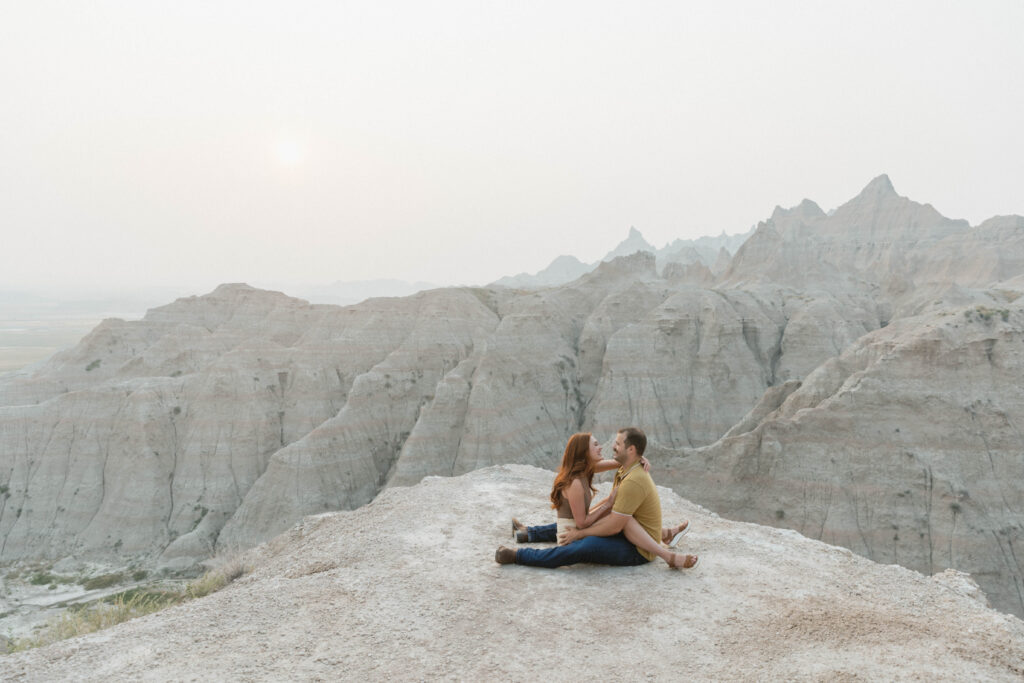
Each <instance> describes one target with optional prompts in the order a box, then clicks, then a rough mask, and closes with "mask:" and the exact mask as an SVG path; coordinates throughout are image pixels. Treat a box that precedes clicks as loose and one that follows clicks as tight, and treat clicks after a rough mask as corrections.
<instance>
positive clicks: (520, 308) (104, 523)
mask: <svg viewBox="0 0 1024 683" xmlns="http://www.w3.org/2000/svg"><path fill="white" fill-rule="evenodd" d="M720 256H721V259H719V261H718V262H716V263H715V264H714V267H713V268H711V267H708V266H707V265H705V264H703V263H697V262H691V263H681V262H680V263H667V264H666V265H664V266H662V267H660V268H659V262H658V257H657V256H656V255H655V254H653V253H650V252H638V253H635V254H632V255H628V256H623V257H620V258H617V259H615V260H612V261H610V262H607V263H602V264H600V265H599V266H597V268H595V269H594V270H593V271H592V272H589V273H587V274H585V275H583V276H582V277H580V278H579V279H577V280H575V281H573V282H570V283H568V284H563V285H559V286H555V287H550V288H547V289H541V290H528V291H527V290H517V289H510V288H505V287H488V288H448V289H438V290H431V291H427V292H421V293H419V294H417V295H414V296H411V297H405V298H385V299H371V300H368V301H365V302H363V303H361V304H358V305H355V306H348V307H344V308H342V307H336V306H324V305H310V304H308V303H306V302H305V301H302V300H300V299H295V298H291V297H288V296H286V295H284V294H281V293H276V292H268V291H261V290H256V289H253V288H250V287H248V286H245V285H224V286H221V287H219V288H218V289H217V290H216V291H214V292H212V293H210V294H207V295H204V296H199V297H190V298H186V299H179V300H178V301H176V302H174V303H172V304H169V305H167V306H164V307H161V308H156V309H153V310H151V311H150V312H149V313H148V314H147V315H146V316H145V318H144V319H142V320H140V321H132V322H126V321H121V320H108V321H106V322H104V323H103V324H102V325H100V326H99V327H98V328H96V329H95V330H94V331H93V332H92V333H91V334H90V335H89V336H87V337H86V338H85V339H83V340H82V342H81V343H80V344H79V345H78V346H77V347H75V348H73V349H70V350H68V351H65V352H63V353H60V354H58V355H56V356H54V357H53V358H51V359H50V360H49V361H47V362H46V363H44V364H42V365H41V366H39V367H36V368H34V369H33V370H31V371H25V372H20V373H12V374H7V375H2V376H0V562H9V561H14V560H19V559H29V558H49V559H54V560H55V559H59V558H62V557H65V556H69V555H74V556H76V557H91V556H96V557H103V558H119V557H120V558H127V557H131V558H136V559H139V558H141V559H144V560H146V561H148V562H150V563H152V564H154V565H156V566H167V567H171V568H187V567H189V566H192V565H194V564H195V563H196V562H197V561H200V560H202V559H203V558H205V557H208V556H209V555H210V554H211V553H213V552H214V551H216V550H218V549H230V548H234V547H247V546H251V545H254V544H256V543H259V542H261V541H264V540H266V539H268V538H271V537H272V536H274V535H275V534H277V533H279V532H281V531H284V530H285V529H287V528H289V527H290V526H291V525H292V524H293V523H295V522H296V521H297V520H299V519H300V518H301V517H302V516H303V515H308V514H315V513H320V512H325V511H328V510H345V509H354V508H357V507H359V506H361V505H364V504H366V503H368V502H370V501H371V500H373V499H374V498H375V497H376V496H377V495H378V494H379V493H380V492H381V491H382V490H383V489H384V488H385V487H387V486H399V485H409V484H414V483H416V482H418V481H419V480H420V479H421V478H422V477H424V476H428V475H441V476H453V475H460V474H463V473H466V472H470V471H473V470H476V469H479V468H484V467H488V466H491V465H498V464H503V463H512V462H515V463H523V464H529V465H536V466H540V467H544V468H547V469H552V468H554V467H555V466H557V461H558V457H559V456H560V452H561V449H562V446H563V445H564V443H565V439H566V438H567V437H568V436H569V435H570V434H571V433H573V432H575V431H578V430H586V431H594V432H595V433H597V434H598V436H599V438H602V439H604V438H608V437H610V436H611V434H612V433H613V430H614V429H615V428H617V427H619V426H622V425H624V424H637V425H640V426H642V427H644V429H645V430H646V431H647V433H648V435H649V436H650V437H651V442H652V449H653V451H652V453H654V454H655V457H656V458H658V459H660V460H661V462H662V463H663V464H664V465H665V466H666V468H667V469H665V470H664V474H663V477H662V479H661V483H664V484H667V485H671V486H672V487H673V488H675V490H677V491H679V492H680V493H682V494H683V495H685V496H687V497H688V498H690V499H691V500H693V501H695V502H696V503H699V504H701V505H705V506H707V507H709V508H711V509H713V510H715V511H716V512H718V513H720V514H722V515H725V516H732V517H735V518H739V519H743V520H747V521H754V522H758V523H761V524H770V525H776V526H784V527H789V528H793V529H797V530H799V531H800V532H801V533H804V534H806V535H809V536H812V537H815V538H820V539H824V540H826V541H828V542H830V543H835V544H839V545H843V546H846V547H848V548H850V549H853V550H855V551H856V552H858V553H861V554H863V555H865V556H867V557H870V558H873V559H877V560H879V561H882V562H886V563H889V562H892V563H899V564H902V565H904V566H906V567H909V568H911V569H914V570H918V571H921V572H923V573H925V574H932V573H935V572H940V571H942V570H944V569H946V568H954V569H959V570H963V571H968V572H970V573H971V574H972V575H973V576H974V578H975V579H976V580H977V581H978V583H979V584H980V585H981V586H982V588H983V589H984V591H985V592H986V593H987V594H988V595H989V597H990V599H991V600H992V602H993V604H994V605H995V606H996V607H998V608H999V609H1002V610H1007V611H1011V612H1014V613H1016V614H1024V580H1022V576H1024V555H1022V554H1021V552H1020V548H1021V543H1022V541H1024V538H1022V534H1024V498H1022V496H1024V494H1022V487H1021V486H1019V485H1018V484H1017V482H1019V481H1022V480H1024V479H1022V477H1021V475H1022V474H1024V472H1022V468H1024V461H1022V457H1021V453H1022V452H1024V439H1022V437H1021V436H1020V435H1021V433H1022V431H1021V426H1020V425H1019V424H1018V423H1019V418H1018V416H1019V415H1021V414H1022V413H1021V408H1022V407H1024V405H1022V404H1024V389H1021V387H1024V364H1022V357H1021V351H1022V350H1024V309H1022V305H1024V301H1022V300H1020V299H1019V297H1020V295H1021V293H1024V218H1021V217H1018V216H1010V217H997V218H993V219H990V220H989V221H986V222H985V223H983V224H982V225H979V226H976V227H971V226H969V225H967V224H966V223H965V222H964V221H958V220H951V219H948V218H946V217H944V216H942V215H941V214H940V213H939V212H938V211H937V210H936V209H935V208H933V207H931V206H930V205H927V204H924V205H922V204H918V203H916V202H914V201H912V200H910V199H907V198H906V197H901V196H900V195H898V194H897V193H896V191H895V189H894V188H893V186H892V184H891V182H890V181H889V179H888V178H887V177H885V176H881V177H879V178H876V179H875V180H873V181H872V182H871V183H869V184H868V186H867V187H865V188H864V190H863V191H862V192H861V193H860V194H859V195H858V196H857V197H855V198H854V199H852V200H851V201H850V202H848V203H847V204H845V205H843V206H841V207H839V208H837V209H836V210H835V211H833V212H830V213H825V212H824V211H822V210H821V209H820V208H819V207H818V206H817V205H816V204H814V203H813V202H811V201H809V200H805V201H804V202H802V203H801V204H800V205H798V206H796V207H794V208H791V209H781V208H780V209H777V210H776V211H775V213H774V214H773V215H772V217H771V218H769V219H768V220H767V221H765V222H763V223H761V224H760V225H758V226H757V229H756V230H755V231H754V233H753V234H752V235H751V236H750V237H749V238H748V239H747V241H746V242H745V243H744V244H743V246H742V247H740V248H739V249H738V250H737V251H736V253H735V255H734V256H733V257H731V258H730V257H729V255H728V253H727V252H723V253H722V254H720ZM1018 558H1020V559H1018Z"/></svg>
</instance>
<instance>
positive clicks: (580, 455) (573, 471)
mask: <svg viewBox="0 0 1024 683" xmlns="http://www.w3.org/2000/svg"><path fill="white" fill-rule="evenodd" d="M589 453H590V433H589V432H587V433H579V434H573V435H572V436H570V437H569V443H567V444H565V454H564V455H563V456H562V467H561V469H559V470H558V474H557V475H555V483H554V485H553V486H552V487H551V507H553V508H557V507H558V506H559V505H561V503H562V492H563V491H565V489H567V488H568V487H569V484H571V483H572V480H573V479H577V478H581V477H582V478H583V481H584V483H586V485H587V486H589V487H590V491H591V492H592V493H593V492H596V491H597V489H596V488H594V483H593V482H594V466H593V465H592V464H591V462H590V458H589V457H588V455H589Z"/></svg>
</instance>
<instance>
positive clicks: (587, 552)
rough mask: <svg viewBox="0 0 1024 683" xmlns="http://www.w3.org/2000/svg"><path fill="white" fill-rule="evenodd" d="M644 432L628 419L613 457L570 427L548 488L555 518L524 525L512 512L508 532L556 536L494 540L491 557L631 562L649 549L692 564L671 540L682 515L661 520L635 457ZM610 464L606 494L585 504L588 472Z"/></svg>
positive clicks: (646, 558) (674, 563)
mask: <svg viewBox="0 0 1024 683" xmlns="http://www.w3.org/2000/svg"><path fill="white" fill-rule="evenodd" d="M646 448H647V437H646V436H645V435H644V433H643V432H642V431H640V430H639V429H637V428H636V427H627V428H625V429H620V430H619V433H618V434H617V435H616V437H615V447H614V451H613V452H614V457H615V459H614V460H602V459H601V446H600V445H599V444H598V443H597V439H596V438H594V437H593V436H592V435H590V434H573V435H572V437H570V438H569V443H568V444H566V446H565V455H563V456H562V467H561V469H559V471H558V474H557V476H555V483H554V486H553V487H552V489H551V504H552V505H551V507H553V508H557V510H558V521H557V522H556V523H555V524H549V525H545V526H535V527H526V526H524V525H523V524H521V523H520V522H519V521H518V520H516V519H513V520H512V532H513V534H514V535H515V537H516V541H517V542H519V543H534V542H541V541H555V540H557V541H558V547H556V548H544V549H538V548H519V549H515V548H506V547H505V546H499V547H498V550H497V552H496V553H495V554H494V560H495V561H496V562H498V563H499V564H513V563H515V564H526V565H531V566H534V567H561V566H564V565H567V564H576V563H577V562H593V563H595V564H613V565H620V566H633V565H638V564H645V563H647V562H650V561H651V560H653V559H654V557H655V556H658V557H660V558H661V559H663V560H665V562H667V563H668V565H669V566H670V567H672V568H673V569H692V568H694V567H696V566H697V561H698V558H697V556H696V555H679V554H676V553H673V552H671V551H669V550H667V549H666V548H665V547H664V546H663V545H662V543H667V544H668V546H669V547H670V548H674V547H675V546H676V545H677V544H678V543H679V539H681V538H682V537H683V535H684V534H686V532H687V531H689V530H690V524H689V522H688V521H686V522H683V523H682V524H680V525H679V526H677V527H672V528H665V529H663V528H662V527H661V500H660V499H659V498H658V489H657V488H656V487H655V486H654V480H652V479H651V475H650V474H648V473H647V470H648V469H649V468H650V465H649V463H648V462H647V460H646V459H645V458H644V457H643V455H644V450H645V449H646ZM616 466H617V467H618V471H617V472H616V473H615V483H614V484H613V485H612V492H611V495H609V496H608V497H607V498H605V499H604V500H602V501H601V502H600V503H598V504H597V505H595V506H593V508H591V506H590V499H591V496H592V495H593V494H594V493H595V492H596V491H597V489H595V488H594V486H593V483H592V482H593V478H594V473H595V472H606V471H608V470H611V469H615V468H616Z"/></svg>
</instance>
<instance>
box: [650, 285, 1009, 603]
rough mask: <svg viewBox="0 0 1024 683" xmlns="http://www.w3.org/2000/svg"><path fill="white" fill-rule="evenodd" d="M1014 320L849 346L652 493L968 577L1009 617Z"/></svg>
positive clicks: (671, 459) (986, 314)
mask: <svg viewBox="0 0 1024 683" xmlns="http://www.w3.org/2000/svg"><path fill="white" fill-rule="evenodd" d="M1021 378H1024V307H1022V306H1021V304H1020V302H1015V303H1011V304H1005V307H1001V308H986V307H981V306H978V307H970V308H963V309H961V310H957V311H951V312H946V311H943V312H940V313H932V314H926V315H922V316H918V317H915V318H908V319H902V320H899V321H896V322H894V323H893V324H891V325H889V326H888V327H886V328H884V329H880V330H876V331H874V332H872V333H870V334H867V335H865V336H864V337H862V338H861V339H859V340H857V341H856V342H855V343H854V344H852V345H851V346H850V347H849V348H848V349H847V350H846V351H845V352H844V353H842V354H841V355H840V356H838V357H837V358H834V359H832V360H829V361H827V362H825V363H824V364H822V365H821V366H820V367H819V368H817V369H816V370H814V371H813V372H812V373H810V374H809V375H808V376H807V377H806V379H805V380H804V381H803V383H802V386H800V387H799V388H798V389H795V390H792V386H791V391H790V392H788V393H782V394H780V395H778V396H775V397H774V403H775V404H776V406H777V407H776V408H775V409H774V410H771V408H772V407H773V406H772V405H771V403H772V402H771V401H766V403H767V404H768V405H766V406H761V407H760V410H759V415H758V416H755V418H754V419H751V420H745V421H744V422H743V423H741V425H740V426H738V427H739V428H734V429H733V430H732V431H730V432H729V433H728V434H727V435H726V436H725V437H724V438H722V439H721V440H720V441H718V442H716V443H715V444H713V445H711V446H707V447H705V448H701V449H695V450H682V451H675V452H673V451H670V450H664V451H662V453H661V455H663V456H665V457H664V458H658V457H657V456H652V457H653V459H654V460H655V461H659V460H664V461H665V463H666V465H667V466H668V467H669V468H670V471H669V473H667V474H666V475H665V476H664V477H662V479H661V481H662V482H663V483H665V484H667V485H670V486H673V487H674V488H675V489H676V490H677V491H679V492H680V493H681V494H683V495H686V496H689V497H691V498H692V499H693V500H695V501H698V502H700V503H701V504H703V505H707V506H708V507H711V508H712V509H715V510H723V511H728V514H729V515H730V516H733V517H735V518H738V519H745V520H750V521H757V522H760V523H765V524H767V523H772V524H776V525H780V526H786V527H790V528H793V529H796V530H798V531H800V532H801V533H803V534H805V535H807V536H811V537H813V538H820V539H822V540H824V541H827V542H829V543H834V544H838V545H843V546H845V547H847V548H851V549H852V550H854V551H856V552H858V553H860V554H862V555H864V556H865V557H870V558H872V559H874V560H876V561H878V562H886V563H899V564H902V565H904V566H906V567H910V568H912V569H917V570H919V571H922V572H924V573H926V574H931V573H934V572H938V571H941V570H942V569H944V568H947V567H952V568H955V569H957V570H960V571H965V572H969V573H970V574H971V575H972V576H974V577H975V578H976V579H977V581H978V583H979V584H980V585H981V587H982V588H983V589H984V590H985V592H986V594H988V595H989V597H990V598H991V599H992V601H993V603H994V604H996V605H999V606H1000V608H1002V609H1008V610H1010V611H1013V612H1014V613H1016V614H1021V613H1024V567H1022V566H1021V562H1020V558H1021V553H1020V549H1021V548H1022V547H1024V518H1022V516H1021V511H1022V510H1024V489H1022V488H1021V486H1020V485H1019V482H1021V481H1024V458H1022V457H1021V453H1022V452H1024V437H1022V434H1024V424H1022V422H1021V417H1020V416H1021V415H1024V386H1022V384H1021Z"/></svg>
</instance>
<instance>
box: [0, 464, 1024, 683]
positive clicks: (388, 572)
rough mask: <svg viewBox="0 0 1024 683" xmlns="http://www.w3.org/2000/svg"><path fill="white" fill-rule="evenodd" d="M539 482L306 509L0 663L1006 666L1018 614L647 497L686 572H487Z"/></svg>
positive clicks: (117, 675) (131, 668) (321, 670)
mask: <svg viewBox="0 0 1024 683" xmlns="http://www.w3.org/2000/svg"><path fill="white" fill-rule="evenodd" d="M654 473H655V477H656V478H657V476H658V471H657V468H655V471H654ZM552 476H553V473H552V472H550V471H544V470H539V469H535V468H531V467H523V466H501V467H492V468H488V469H484V470H479V471H476V472H473V473H471V474H467V475H464V476H462V477H457V478H429V479H427V480H425V481H423V482H422V483H420V484H419V485H417V486H415V487H412V488H392V489H389V490H388V491H385V492H384V493H383V494H382V495H381V496H379V497H378V498H377V499H376V500H375V501H374V502H373V503H371V504H369V505H367V506H365V507H363V508H360V509H358V510H355V511H351V512H338V513H325V514H322V515H318V516H314V517H308V518H306V519H305V520H303V521H302V522H301V523H300V524H299V525H297V526H296V527H294V528H292V529H291V530H289V531H288V532H286V533H285V534H282V535H281V536H280V537H278V538H276V539H274V540H272V541H270V542H269V543H267V544H266V545H264V546H261V547H260V548H258V549H257V550H256V551H255V553H254V554H253V561H254V564H255V567H256V568H255V571H254V572H252V573H251V574H249V575H248V576H245V577H243V578H242V579H239V580H238V581H236V582H235V583H234V584H232V585H230V586H229V587H227V588H226V589H224V590H222V591H221V592H219V593H215V594H213V595H211V596H208V597H206V598H202V599H199V600H195V601H192V602H189V603H185V604H183V605H180V606H178V607H174V608H171V609H168V610H166V611H163V612H159V613H157V614H153V615H150V616H147V617H143V618H140V619H136V620H134V621H130V622H127V623H124V624H121V625H119V626H116V627H114V628H112V629H109V630H107V631H101V632H99V633H94V634H91V635H87V636H83V637H79V638H76V639H74V640H70V641H65V642H61V643H56V644H54V645H51V646H49V647H47V648H43V649H41V650H35V651H29V652H23V653H18V654H15V655H9V656H6V657H0V667H2V670H3V672H4V678H5V680H9V681H13V682H17V683H29V682H33V681H52V680H68V679H74V680H81V681H121V680H140V679H144V680H192V679H201V680H211V679H212V680H227V679H231V680H275V681H276V680H317V679H322V680H339V679H351V680H420V679H425V680H438V679H454V680H513V681H519V680H522V681H526V680H539V679H543V680H551V681H570V680H571V681H575V680H579V678H580V672H581V667H585V668H586V670H587V671H588V672H590V673H591V674H593V675H597V676H602V677H608V678H611V679H614V680H636V679H644V678H651V679H655V680H680V679H686V680H707V681H726V680H862V679H863V680H894V679H902V678H914V679H922V680H986V681H1004V680H1005V681H1016V680H1020V678H1021V677H1022V676H1024V623H1022V622H1021V621H1020V620H1019V619H1017V618H1016V617H1013V616H1009V615H1005V614H1000V613H998V612H996V611H994V610H992V609H989V608H987V607H986V606H985V604H984V601H985V598H984V595H982V594H981V592H980V591H979V590H978V588H977V586H976V585H975V584H974V583H973V582H972V581H971V578H970V577H969V576H967V575H965V574H961V573H957V572H952V571H947V572H943V573H941V574H937V575H936V576H934V577H928V576H925V575H922V574H919V573H917V572H914V571H911V570H908V569H904V568H902V567H899V566H896V565H880V564H875V563H874V562H871V561H870V560H867V559H865V558H862V557H859V556H857V555H855V554H853V553H851V552H850V551H849V550H846V549H844V548H838V547H835V546H830V545H826V544H824V543H821V542H818V541H812V540H809V539H807V538H804V537H802V536H800V535H799V534H797V533H796V532H793V531H789V530H778V529H771V528H767V527H762V526H757V525H754V524H746V523H742V522H732V521H727V520H725V519H722V518H720V517H718V516H716V515H713V514H710V513H708V512H707V511H706V510H703V509H701V508H699V507H697V506H694V505H692V504H691V503H688V502H687V501H685V500H682V499H680V498H679V497H678V496H676V495H675V494H673V493H672V492H671V491H669V490H668V489H664V488H662V489H660V493H661V502H662V508H663V511H664V513H665V515H666V517H667V518H669V519H673V520H677V519H682V518H684V517H685V518H689V519H690V520H691V524H692V525H693V531H692V532H691V533H690V534H689V535H688V536H687V537H686V539H685V542H684V545H685V551H686V552H694V553H698V554H699V555H700V557H701V564H700V565H699V566H698V567H697V568H696V569H694V570H692V571H679V570H671V569H669V568H668V567H667V566H666V565H665V564H664V563H663V562H661V561H660V560H658V561H657V562H656V563H651V564H648V565H645V566H641V567H630V568H625V567H603V566H597V565H577V566H574V567H570V568H565V569H559V570H546V569H537V568H532V567H520V566H516V565H511V566H500V565H497V564H495V562H494V560H493V559H492V558H493V555H494V549H495V547H496V546H497V545H498V544H499V543H508V542H509V538H508V518H509V516H510V515H512V514H516V515H520V516H523V517H525V518H526V519H532V520H535V521H537V522H542V521H546V520H547V519H548V518H550V516H551V510H550V508H549V507H548V505H547V493H548V490H549V487H550V485H551V479H552ZM603 488H604V489H606V488H607V484H605V485H604V486H603ZM638 642H642V643H643V644H644V647H643V652H644V654H643V656H640V657H638V656H637V643H638Z"/></svg>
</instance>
